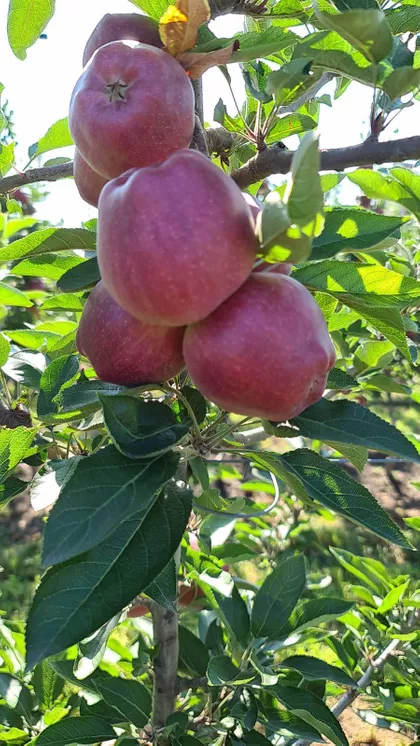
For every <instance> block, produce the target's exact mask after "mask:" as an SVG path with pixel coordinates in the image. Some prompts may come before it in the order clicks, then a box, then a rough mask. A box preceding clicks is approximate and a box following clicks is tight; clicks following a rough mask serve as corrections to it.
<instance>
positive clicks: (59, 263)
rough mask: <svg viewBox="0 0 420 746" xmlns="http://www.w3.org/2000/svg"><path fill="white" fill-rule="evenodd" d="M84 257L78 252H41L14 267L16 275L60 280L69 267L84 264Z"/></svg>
mask: <svg viewBox="0 0 420 746" xmlns="http://www.w3.org/2000/svg"><path fill="white" fill-rule="evenodd" d="M84 263H85V262H84V259H82V257H81V256H77V255H76V254H67V255H65V256H63V255H61V254H39V255H37V256H32V257H29V258H28V259H22V261H21V262H19V264H16V265H15V266H14V267H13V272H14V274H16V275H23V276H24V277H46V278H47V279H48V280H59V279H60V277H61V275H63V274H64V273H65V272H67V271H68V270H69V269H73V268H74V267H77V266H78V265H80V264H84Z"/></svg>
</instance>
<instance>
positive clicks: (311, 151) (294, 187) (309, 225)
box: [285, 132, 324, 238]
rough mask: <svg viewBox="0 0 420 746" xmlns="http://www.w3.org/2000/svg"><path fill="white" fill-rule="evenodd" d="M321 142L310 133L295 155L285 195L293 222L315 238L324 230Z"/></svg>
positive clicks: (301, 142) (303, 139)
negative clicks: (320, 177) (320, 178)
mask: <svg viewBox="0 0 420 746" xmlns="http://www.w3.org/2000/svg"><path fill="white" fill-rule="evenodd" d="M319 169H320V154H319V149H318V138H317V136H316V135H314V133H313V132H308V133H307V134H306V135H305V136H304V137H303V138H302V140H301V141H300V145H299V148H298V149H297V151H296V152H295V153H294V155H293V159H292V165H291V171H290V178H289V182H288V186H287V189H286V194H285V201H286V202H287V212H288V214H289V218H290V222H291V223H294V224H296V225H298V226H300V228H301V229H303V230H304V232H305V234H306V235H308V236H310V237H311V238H314V237H315V236H319V235H320V233H322V229H323V227H324V217H323V215H324V194H323V191H322V189H321V182H320V180H319Z"/></svg>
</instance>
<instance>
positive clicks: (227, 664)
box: [207, 655, 258, 686]
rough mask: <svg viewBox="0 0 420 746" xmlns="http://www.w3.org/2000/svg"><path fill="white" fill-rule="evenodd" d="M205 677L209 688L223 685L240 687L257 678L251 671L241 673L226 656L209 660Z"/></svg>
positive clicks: (218, 656)
mask: <svg viewBox="0 0 420 746" xmlns="http://www.w3.org/2000/svg"><path fill="white" fill-rule="evenodd" d="M207 677H208V680H209V684H210V685H211V686H224V685H225V684H235V685H236V686H240V685H241V684H248V683H249V682H251V681H255V680H256V679H257V678H258V676H257V674H256V672H255V671H254V670H252V669H251V670H248V671H241V670H240V669H239V668H238V667H237V666H235V664H234V663H233V662H232V661H231V659H230V658H229V657H228V656H227V655H217V656H215V657H214V658H210V662H209V665H208V668H207Z"/></svg>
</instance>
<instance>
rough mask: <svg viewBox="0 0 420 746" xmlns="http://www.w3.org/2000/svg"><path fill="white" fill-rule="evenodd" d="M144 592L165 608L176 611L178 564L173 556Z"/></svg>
mask: <svg viewBox="0 0 420 746" xmlns="http://www.w3.org/2000/svg"><path fill="white" fill-rule="evenodd" d="M144 592H145V593H146V595H147V596H150V598H152V599H153V601H156V603H157V604H159V606H162V607H163V608H164V609H169V610H170V611H176V565H175V560H174V558H173V557H172V559H171V560H169V563H168V564H167V565H166V567H164V568H163V570H162V571H161V572H160V573H159V575H157V576H156V578H155V579H154V580H153V581H152V582H151V583H150V585H148V586H147V588H145V589H144Z"/></svg>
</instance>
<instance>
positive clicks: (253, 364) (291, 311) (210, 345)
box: [184, 273, 335, 421]
mask: <svg viewBox="0 0 420 746" xmlns="http://www.w3.org/2000/svg"><path fill="white" fill-rule="evenodd" d="M184 358H185V362H186V365H187V369H188V371H189V373H190V374H191V376H192V378H193V380H194V383H195V384H196V386H197V387H198V388H199V389H200V391H201V392H202V393H203V394H204V395H205V396H206V397H208V398H209V399H210V400H211V401H213V402H214V403H215V404H217V405H218V406H219V407H221V408H222V409H226V410H227V411H228V412H235V413H237V414H245V415H251V416H254V417H260V418H261V419H267V420H274V421H284V420H288V419H290V418H291V417H296V416H297V415H298V414H299V413H300V412H301V411H302V410H303V409H306V407H308V406H309V405H310V404H314V402H316V401H317V400H318V399H319V398H320V397H321V396H322V392H323V391H324V388H325V383H326V379H327V376H328V372H329V370H330V369H331V368H332V367H333V365H334V362H335V352H334V346H333V344H332V341H331V339H330V336H329V334H328V330H327V326H326V323H325V320H324V317H323V315H322V313H321V310H320V308H319V306H318V304H317V303H316V302H315V300H314V299H313V297H312V295H311V294H310V292H309V291H308V290H307V289H306V288H305V287H304V286H303V285H301V284H300V283H298V282H296V281H295V280H293V279H292V278H291V277H285V276H284V275H272V274H267V273H265V274H253V275H251V277H250V278H249V279H248V280H247V281H246V283H245V284H244V285H242V287H241V288H240V289H239V290H238V291H237V292H236V293H235V294H234V295H232V296H231V297H230V298H228V300H227V301H225V303H223V304H222V305H221V306H219V308H217V310H216V311H214V312H213V313H212V314H211V315H210V316H208V318H206V319H204V321H201V322H200V323H198V324H194V325H192V326H189V327H188V328H187V330H186V332H185V337H184Z"/></svg>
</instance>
